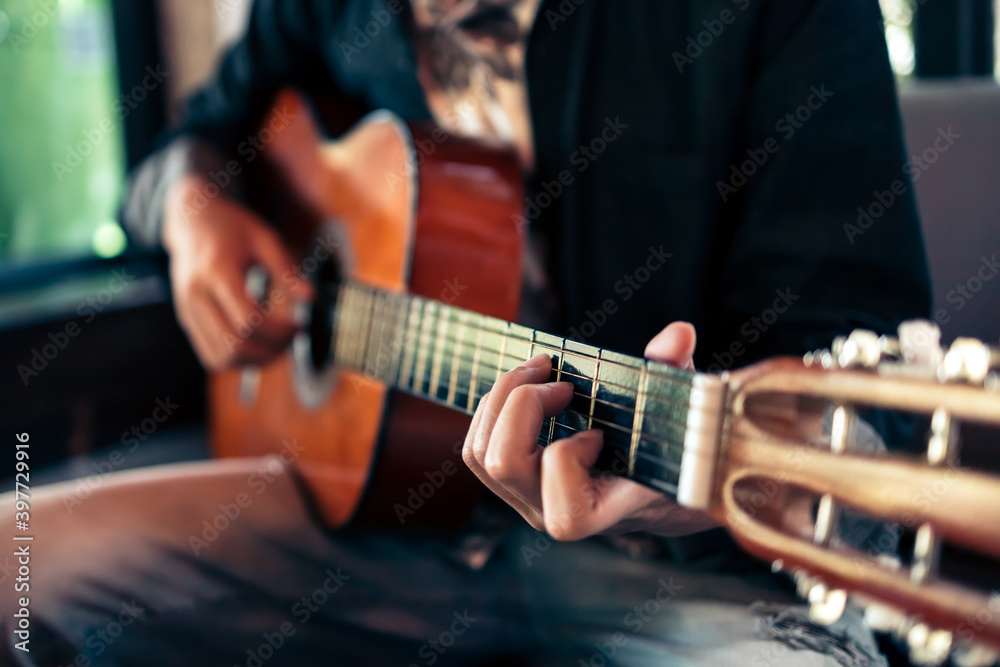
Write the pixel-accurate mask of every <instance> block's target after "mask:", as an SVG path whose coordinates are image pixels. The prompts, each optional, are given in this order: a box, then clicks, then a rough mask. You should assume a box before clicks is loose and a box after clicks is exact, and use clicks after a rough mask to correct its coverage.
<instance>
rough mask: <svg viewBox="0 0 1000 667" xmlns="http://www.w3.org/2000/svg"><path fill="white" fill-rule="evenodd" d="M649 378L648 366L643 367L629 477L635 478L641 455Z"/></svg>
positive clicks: (633, 430)
mask: <svg viewBox="0 0 1000 667" xmlns="http://www.w3.org/2000/svg"><path fill="white" fill-rule="evenodd" d="M648 377H649V370H648V368H647V366H646V364H643V365H642V369H641V370H640V372H639V392H638V397H637V398H636V406H635V419H634V421H633V423H632V442H631V443H630V445H629V450H628V476H629V477H635V462H636V459H637V458H638V454H639V438H640V437H641V436H642V415H643V413H644V412H645V408H646V390H647V387H646V380H647V379H648Z"/></svg>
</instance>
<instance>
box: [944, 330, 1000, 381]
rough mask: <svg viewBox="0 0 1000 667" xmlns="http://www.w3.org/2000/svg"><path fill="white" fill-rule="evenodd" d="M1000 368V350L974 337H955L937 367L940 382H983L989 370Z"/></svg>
mask: <svg viewBox="0 0 1000 667" xmlns="http://www.w3.org/2000/svg"><path fill="white" fill-rule="evenodd" d="M998 368H1000V351H998V350H995V349H991V348H990V346H989V345H987V344H986V343H983V342H981V341H978V340H976V339H975V338H957V339H955V342H954V343H952V344H951V347H950V348H948V354H946V355H945V357H944V362H943V363H942V364H941V366H940V368H939V369H938V379H939V380H941V381H942V382H969V383H972V384H983V383H985V381H986V378H987V376H988V375H990V371H991V370H995V369H998Z"/></svg>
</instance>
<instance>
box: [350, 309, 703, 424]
mask: <svg viewBox="0 0 1000 667" xmlns="http://www.w3.org/2000/svg"><path fill="white" fill-rule="evenodd" d="M469 328H472V329H473V330H474V331H482V332H484V333H495V332H491V331H488V330H484V329H481V328H473V327H469ZM495 335H500V334H495ZM413 337H415V338H426V337H425V336H423V335H422V333H417V334H414V336H413ZM518 341H519V342H521V343H524V344H528V345H532V346H536V347H543V348H546V349H548V350H551V351H552V352H554V353H563V356H564V357H565V355H566V354H570V355H573V356H576V357H578V358H581V359H586V360H589V361H592V362H594V363H595V364H597V362H599V361H600V362H601V363H604V364H615V363H616V362H613V361H610V360H604V359H598V358H594V357H587V356H584V355H581V354H579V353H572V352H571V351H569V350H564V349H562V348H557V347H554V346H550V345H547V344H545V343H539V342H537V341H528V340H525V339H518ZM428 342H429V341H428ZM444 342H446V343H448V342H450V343H459V338H458V337H457V336H455V337H449V336H445V340H444ZM404 345H405V344H404ZM415 347H416V349H415V350H414V353H413V355H412V356H413V357H416V356H417V355H418V354H419V352H420V350H419V348H420V347H421V345H420V341H417V344H416V346H415ZM456 347H458V350H459V354H456V355H446V356H445V357H444V358H442V359H441V364H442V365H443V362H444V361H445V360H448V361H449V366H451V367H453V366H454V364H453V363H452V362H453V361H454V359H455V358H456V357H457V358H458V360H460V361H463V362H468V361H473V360H474V355H475V351H476V349H478V350H479V352H480V354H481V353H482V352H487V353H491V354H495V355H497V356H498V357H500V359H501V361H503V359H514V360H518V359H520V357H519V356H516V355H510V354H506V353H503V354H502V356H501V351H500V350H497V349H495V348H492V347H487V346H473V345H471V344H466V343H461V344H460V346H456ZM469 351H471V352H472V353H473V357H470V356H468V355H466V354H465V352H469ZM364 353H367V350H365V351H364ZM428 354H429V355H433V352H432V351H431V350H430V349H429V346H428ZM348 356H353V357H354V358H353V359H346V360H340V361H341V362H342V363H343V362H345V361H346V362H347V363H349V364H351V365H352V366H354V367H355V368H357V369H359V370H361V371H362V372H364V366H365V365H366V364H365V362H370V359H368V356H369V355H368V354H364V357H365V359H360V360H359V359H358V358H357V357H358V355H348ZM402 356H404V355H403V350H402V349H401V351H400V353H399V354H396V355H393V356H392V357H390V358H394V359H395V360H396V361H399V363H400V364H402V358H401V357H402ZM564 361H565V360H564ZM413 365H414V369H413V370H414V371H416V368H415V366H416V360H415V359H414V364H413ZM626 367H627V368H629V369H630V370H634V371H635V372H636V375H637V376H638V373H639V369H638V368H632V367H630V366H626ZM388 368H392V366H391V365H390V366H389V367H388ZM460 368H461V367H460ZM480 368H486V369H488V370H490V371H497V370H498V367H497V366H496V365H493V364H486V365H481V366H480ZM513 368H514V367H511V368H510V369H503V367H502V366H501V367H499V369H501V372H507V371H509V370H513ZM425 370H426V369H425ZM553 371H554V372H556V373H557V374H558V375H563V376H568V377H573V378H577V379H580V380H584V381H587V382H594V383H596V384H597V385H598V387H601V386H604V387H609V388H617V389H620V390H622V393H623V394H624V395H626V396H628V397H629V398H637V397H638V390H637V389H636V388H633V387H630V386H627V385H623V384H621V383H617V382H613V381H611V380H601V379H599V378H591V377H588V376H585V375H581V374H579V373H573V372H572V371H569V370H566V369H565V368H553ZM459 373H460V374H461V375H462V376H463V377H464V378H465V379H468V380H469V381H470V384H469V388H470V389H472V384H471V382H472V380H473V379H474V380H475V381H476V382H477V383H478V382H493V383H495V381H496V380H495V379H493V380H490V379H489V378H485V377H481V376H480V375H479V374H478V373H477V374H476V376H475V378H473V377H472V375H471V374H466V373H462V371H461V370H460V371H459ZM402 374H403V373H402V368H401V367H400V368H399V372H398V375H399V376H400V377H402ZM693 376H694V375H693V374H692V376H691V377H693ZM409 377H410V378H411V380H412V381H414V382H415V381H416V380H418V379H419V380H427V379H428V374H427V373H424V374H422V375H419V376H418V375H416V374H412V373H411V374H410V375H409ZM658 378H660V379H666V380H668V381H671V382H674V383H675V386H676V387H677V388H681V389H686V390H690V389H691V387H690V384H688V383H686V382H685V381H684V380H678V379H677V378H669V377H666V376H663V375H658ZM386 379H388V378H386ZM574 386H575V385H574ZM477 393H478V392H477ZM575 395H577V396H580V397H581V398H585V399H587V400H588V401H589V400H591V396H589V395H585V394H581V393H578V392H575ZM647 395H652V396H655V397H657V399H658V400H659V402H660V403H667V404H672V405H677V406H680V407H686V406H687V403H686V402H684V401H677V400H676V399H675V398H674V397H672V396H670V395H669V394H663V393H661V392H660V391H659V390H657V389H656V388H655V387H654V388H653V389H652V390H651V391H647ZM597 401H598V402H601V403H602V404H605V405H608V406H611V407H614V408H618V409H621V410H623V411H625V412H627V413H628V414H630V415H632V414H634V411H633V409H632V408H629V407H628V406H624V405H620V404H617V403H614V402H612V401H607V400H605V399H600V398H598V399H597ZM653 416H654V417H657V418H662V417H660V416H658V415H655V414H654V415H653Z"/></svg>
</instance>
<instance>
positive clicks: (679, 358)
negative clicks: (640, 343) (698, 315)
mask: <svg viewBox="0 0 1000 667" xmlns="http://www.w3.org/2000/svg"><path fill="white" fill-rule="evenodd" d="M697 342H698V337H697V334H696V333H695V330H694V326H692V325H691V324H689V323H687V322H673V323H672V324H668V325H667V327H666V328H665V329H664V330H663V331H661V332H660V333H658V334H656V336H655V337H654V338H653V340H651V341H649V344H648V345H646V352H645V354H646V358H647V359H655V360H656V361H662V362H663V363H665V364H669V365H671V366H676V367H677V368H684V369H687V370H694V359H693V357H694V348H695V345H696V344H697Z"/></svg>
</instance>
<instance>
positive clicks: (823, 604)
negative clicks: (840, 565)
mask: <svg viewBox="0 0 1000 667" xmlns="http://www.w3.org/2000/svg"><path fill="white" fill-rule="evenodd" d="M794 579H795V587H796V590H797V591H798V594H799V597H802V598H805V599H806V601H807V602H809V618H811V619H812V620H813V621H815V622H816V623H821V624H823V625H830V624H832V623H836V622H837V621H839V620H840V617H841V616H843V615H844V610H845V609H846V608H847V598H848V596H847V591H843V590H840V589H839V588H830V587H829V586H827V585H826V583H824V582H823V580H822V579H820V578H819V577H817V576H815V575H811V574H807V573H806V572H802V571H799V572H796V573H795V576H794Z"/></svg>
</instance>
